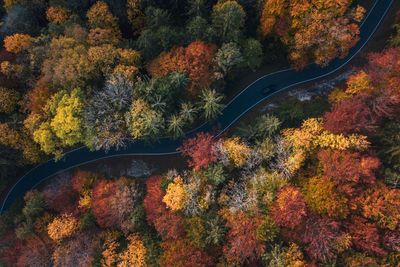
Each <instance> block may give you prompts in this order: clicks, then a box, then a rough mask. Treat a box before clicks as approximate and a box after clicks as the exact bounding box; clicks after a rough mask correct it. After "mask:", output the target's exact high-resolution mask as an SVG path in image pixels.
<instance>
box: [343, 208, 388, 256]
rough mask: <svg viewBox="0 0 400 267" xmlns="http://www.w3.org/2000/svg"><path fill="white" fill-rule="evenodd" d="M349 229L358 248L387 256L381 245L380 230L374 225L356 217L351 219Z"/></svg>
mask: <svg viewBox="0 0 400 267" xmlns="http://www.w3.org/2000/svg"><path fill="white" fill-rule="evenodd" d="M347 229H348V231H349V234H350V236H351V239H352V243H353V244H354V246H355V247H356V248H358V249H361V250H364V251H366V252H368V253H370V254H375V255H379V256H382V255H385V254H386V252H385V250H384V249H383V248H382V247H381V244H380V236H379V232H378V228H376V227H375V225H374V224H373V223H369V222H367V220H366V219H365V218H362V217H359V216H356V215H354V216H352V217H351V218H350V220H349V222H348V224H347Z"/></svg>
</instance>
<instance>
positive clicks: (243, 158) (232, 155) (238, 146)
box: [222, 137, 251, 167]
mask: <svg viewBox="0 0 400 267" xmlns="http://www.w3.org/2000/svg"><path fill="white" fill-rule="evenodd" d="M222 144H223V146H224V148H225V151H226V153H227V154H228V157H229V159H230V161H231V162H232V163H233V165H235V166H236V167H241V166H243V165H245V164H246V163H247V160H248V158H249V154H250V151H251V149H250V147H248V146H247V145H246V144H245V143H243V142H241V141H240V139H239V137H234V138H228V139H225V140H224V141H223V142H222Z"/></svg>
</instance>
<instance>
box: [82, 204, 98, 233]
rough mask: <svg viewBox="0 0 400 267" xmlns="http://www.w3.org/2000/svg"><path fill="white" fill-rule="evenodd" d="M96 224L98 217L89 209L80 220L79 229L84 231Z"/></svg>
mask: <svg viewBox="0 0 400 267" xmlns="http://www.w3.org/2000/svg"><path fill="white" fill-rule="evenodd" d="M95 225H96V218H95V217H94V216H93V214H92V211H91V210H90V209H89V210H87V211H86V212H85V213H84V214H83V215H82V216H81V218H80V220H79V229H81V230H82V231H85V230H89V229H91V228H93V227H94V226H95Z"/></svg>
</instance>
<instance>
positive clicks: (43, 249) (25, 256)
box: [15, 237, 52, 267]
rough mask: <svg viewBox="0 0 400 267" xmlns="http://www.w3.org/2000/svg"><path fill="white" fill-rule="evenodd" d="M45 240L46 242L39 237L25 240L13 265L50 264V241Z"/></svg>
mask: <svg viewBox="0 0 400 267" xmlns="http://www.w3.org/2000/svg"><path fill="white" fill-rule="evenodd" d="M46 241H47V242H46V243H47V244H46V243H44V242H43V240H42V239H41V238H39V237H33V238H31V239H29V240H26V241H25V243H24V246H23V247H22V248H21V250H20V256H19V258H18V261H17V263H16V264H15V266H21V267H23V266H51V265H52V258H51V250H50V249H51V244H50V242H51V241H50V240H49V238H48V240H46Z"/></svg>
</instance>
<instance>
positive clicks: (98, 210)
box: [92, 179, 118, 227]
mask: <svg viewBox="0 0 400 267" xmlns="http://www.w3.org/2000/svg"><path fill="white" fill-rule="evenodd" d="M117 192H118V185H117V184H116V183H115V182H114V181H109V180H105V179H101V180H98V181H97V182H96V184H95V186H94V187H93V193H92V212H93V215H94V217H95V218H96V221H97V223H98V224H99V225H100V226H101V227H111V226H113V225H114V224H115V223H116V222H117V220H118V218H117V217H116V216H114V211H113V210H112V206H113V205H112V204H113V203H112V201H113V199H114V196H115V194H117Z"/></svg>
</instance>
